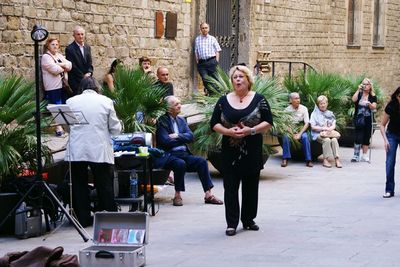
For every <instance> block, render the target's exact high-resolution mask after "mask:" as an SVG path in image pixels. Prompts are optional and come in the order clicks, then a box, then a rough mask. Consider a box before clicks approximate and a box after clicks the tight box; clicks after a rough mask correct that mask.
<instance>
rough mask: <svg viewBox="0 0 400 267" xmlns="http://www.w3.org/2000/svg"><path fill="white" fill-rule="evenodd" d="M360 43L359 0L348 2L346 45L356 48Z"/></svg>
mask: <svg viewBox="0 0 400 267" xmlns="http://www.w3.org/2000/svg"><path fill="white" fill-rule="evenodd" d="M360 43H361V0H349V6H348V22H347V45H348V46H351V47H358V46H360Z"/></svg>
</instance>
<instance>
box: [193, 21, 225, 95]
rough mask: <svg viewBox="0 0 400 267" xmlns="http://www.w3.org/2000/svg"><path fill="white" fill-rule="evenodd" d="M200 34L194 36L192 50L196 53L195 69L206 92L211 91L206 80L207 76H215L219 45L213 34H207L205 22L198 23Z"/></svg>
mask: <svg viewBox="0 0 400 267" xmlns="http://www.w3.org/2000/svg"><path fill="white" fill-rule="evenodd" d="M200 31H201V34H200V35H199V36H197V37H196V40H195V45H194V51H195V55H196V62H197V70H198V71H199V74H200V76H201V79H202V80H203V85H204V88H205V92H206V94H208V95H210V94H212V93H213V91H212V90H210V87H211V84H210V83H209V82H207V81H206V77H207V76H212V77H215V76H216V71H217V70H216V68H217V66H218V61H219V52H220V51H221V47H220V46H219V44H218V41H217V39H215V37H214V36H211V35H209V34H208V32H209V31H210V26H209V25H208V24H207V23H206V22H202V23H201V24H200Z"/></svg>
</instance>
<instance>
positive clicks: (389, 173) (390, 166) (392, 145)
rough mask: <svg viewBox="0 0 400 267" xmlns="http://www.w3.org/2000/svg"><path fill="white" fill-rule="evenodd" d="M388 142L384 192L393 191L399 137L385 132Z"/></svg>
mask: <svg viewBox="0 0 400 267" xmlns="http://www.w3.org/2000/svg"><path fill="white" fill-rule="evenodd" d="M386 137H387V139H388V142H389V150H388V151H387V152H386V189H385V192H389V193H394V167H395V165H396V153H397V147H398V146H399V144H400V137H399V136H397V135H395V134H392V133H389V132H386Z"/></svg>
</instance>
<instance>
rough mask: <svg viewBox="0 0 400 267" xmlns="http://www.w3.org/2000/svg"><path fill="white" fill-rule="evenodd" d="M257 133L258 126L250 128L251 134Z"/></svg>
mask: <svg viewBox="0 0 400 267" xmlns="http://www.w3.org/2000/svg"><path fill="white" fill-rule="evenodd" d="M256 133H257V132H256V128H254V127H253V128H251V129H250V134H251V135H255V134H256Z"/></svg>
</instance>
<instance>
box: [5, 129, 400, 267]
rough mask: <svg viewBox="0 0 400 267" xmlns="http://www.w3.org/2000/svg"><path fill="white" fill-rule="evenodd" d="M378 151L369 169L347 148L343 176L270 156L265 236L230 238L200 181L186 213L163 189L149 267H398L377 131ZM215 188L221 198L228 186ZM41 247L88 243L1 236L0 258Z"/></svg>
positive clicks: (392, 203)
mask: <svg viewBox="0 0 400 267" xmlns="http://www.w3.org/2000/svg"><path fill="white" fill-rule="evenodd" d="M372 146H373V150H372V158H371V164H369V163H366V162H360V163H350V158H351V156H352V148H343V147H342V148H341V153H342V163H343V168H342V169H337V168H331V169H327V168H324V167H322V164H321V163H315V165H314V168H307V167H305V164H304V163H303V162H289V165H288V167H286V168H281V167H280V155H279V154H277V155H274V156H272V157H270V159H269V160H268V161H267V163H266V165H265V169H264V170H263V171H262V179H261V182H260V194H259V195H260V196H259V211H258V217H257V218H256V222H257V224H258V225H259V226H260V231H258V232H252V231H243V230H242V229H241V226H240V227H239V231H238V233H237V235H236V236H233V237H227V236H225V227H226V226H225V218H224V208H223V206H213V205H206V204H204V203H203V193H202V190H201V185H200V182H199V180H198V179H197V176H196V175H194V174H188V175H187V179H186V184H187V191H186V192H185V193H184V194H183V201H184V206H182V207H174V206H172V204H171V198H172V197H173V192H174V190H173V187H171V186H165V187H164V188H163V190H162V191H161V192H160V193H158V194H157V195H156V197H157V204H156V208H157V214H156V216H154V217H150V229H149V244H148V245H147V246H146V253H147V255H146V258H147V265H146V266H182V267H184V266H191V267H197V266H199V267H203V266H207V267H217V266H228V265H229V266H230V267H236V266H238V267H239V266H251V267H253V266H260V267H261V266H385V267H388V266H399V265H400V253H398V249H399V248H400V230H399V229H400V213H397V212H396V211H398V210H400V201H399V199H398V197H394V198H391V199H383V198H382V194H383V191H384V183H385V171H384V161H385V153H384V149H383V145H382V138H381V136H380V133H379V132H375V134H374V138H373V145H372ZM214 183H215V188H214V193H215V194H216V195H217V196H218V197H222V196H223V188H222V179H221V178H218V177H216V178H215V179H214ZM86 230H87V231H88V232H89V233H90V232H91V231H92V228H91V227H89V228H87V229H86ZM43 238H46V240H45V241H43ZM40 245H45V246H49V247H56V246H63V247H64V248H65V252H66V253H70V254H78V252H79V250H80V249H82V248H85V247H87V246H89V245H90V241H89V242H87V243H84V242H83V241H82V239H81V237H80V236H79V234H78V233H77V232H76V231H75V229H74V228H73V227H71V226H68V225H66V226H63V227H61V228H60V229H59V230H58V231H56V232H55V233H53V234H51V235H49V236H41V237H37V238H29V239H25V240H19V239H16V238H14V237H0V255H3V254H5V253H6V252H9V251H20V250H30V249H33V248H34V247H36V246H40Z"/></svg>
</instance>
